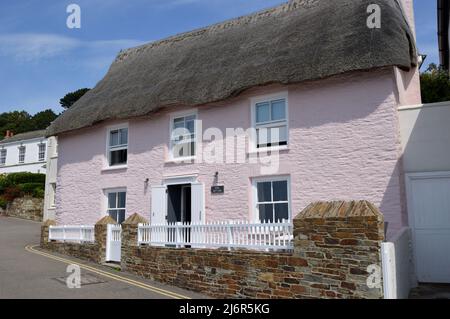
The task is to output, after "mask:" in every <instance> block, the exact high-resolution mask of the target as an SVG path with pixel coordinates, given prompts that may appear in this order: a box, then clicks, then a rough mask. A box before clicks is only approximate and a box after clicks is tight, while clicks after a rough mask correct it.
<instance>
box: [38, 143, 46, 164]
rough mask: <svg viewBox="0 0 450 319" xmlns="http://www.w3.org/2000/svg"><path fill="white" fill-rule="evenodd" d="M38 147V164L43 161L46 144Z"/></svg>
mask: <svg viewBox="0 0 450 319" xmlns="http://www.w3.org/2000/svg"><path fill="white" fill-rule="evenodd" d="M38 147H39V153H38V157H39V162H43V161H45V150H46V144H45V143H41V144H39V145H38Z"/></svg>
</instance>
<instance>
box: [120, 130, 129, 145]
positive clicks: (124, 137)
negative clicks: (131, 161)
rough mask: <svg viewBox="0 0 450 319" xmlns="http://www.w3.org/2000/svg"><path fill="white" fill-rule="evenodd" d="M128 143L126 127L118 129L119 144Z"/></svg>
mask: <svg viewBox="0 0 450 319" xmlns="http://www.w3.org/2000/svg"><path fill="white" fill-rule="evenodd" d="M127 144H128V129H127V128H124V129H121V130H120V145H127Z"/></svg>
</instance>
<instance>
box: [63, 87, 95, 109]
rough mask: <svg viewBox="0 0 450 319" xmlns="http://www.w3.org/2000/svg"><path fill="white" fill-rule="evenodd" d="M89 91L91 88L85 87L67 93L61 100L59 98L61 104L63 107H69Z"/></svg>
mask: <svg viewBox="0 0 450 319" xmlns="http://www.w3.org/2000/svg"><path fill="white" fill-rule="evenodd" d="M89 91H90V89H88V88H84V89H79V90H77V91H75V92H70V93H67V94H66V95H65V96H64V97H63V98H62V99H61V100H59V104H61V106H62V107H63V108H65V109H68V108H69V107H71V106H72V105H74V104H75V102H76V101H78V100H79V99H80V98H81V97H82V96H83V95H85V94H86V93H87V92H89Z"/></svg>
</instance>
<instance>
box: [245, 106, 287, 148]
mask: <svg viewBox="0 0 450 319" xmlns="http://www.w3.org/2000/svg"><path fill="white" fill-rule="evenodd" d="M253 113H254V127H255V129H256V143H255V146H256V148H257V149H259V148H266V147H273V146H285V145H287V144H288V120H287V113H288V112H287V98H284V97H283V98H281V97H279V98H274V99H266V100H258V101H256V102H254V104H253Z"/></svg>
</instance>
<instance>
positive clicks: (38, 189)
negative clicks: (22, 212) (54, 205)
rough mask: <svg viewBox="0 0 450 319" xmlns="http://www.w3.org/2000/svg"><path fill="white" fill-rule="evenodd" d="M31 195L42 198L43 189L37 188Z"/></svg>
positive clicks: (43, 195) (43, 194)
mask: <svg viewBox="0 0 450 319" xmlns="http://www.w3.org/2000/svg"><path fill="white" fill-rule="evenodd" d="M32 195H33V197H35V198H44V197H45V190H44V189H42V188H37V189H35V190H34V192H33V194H32Z"/></svg>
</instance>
